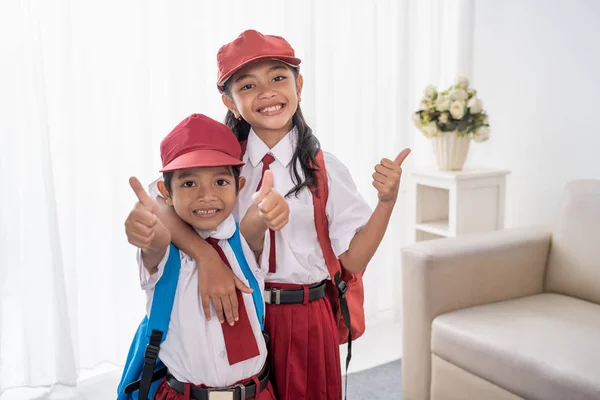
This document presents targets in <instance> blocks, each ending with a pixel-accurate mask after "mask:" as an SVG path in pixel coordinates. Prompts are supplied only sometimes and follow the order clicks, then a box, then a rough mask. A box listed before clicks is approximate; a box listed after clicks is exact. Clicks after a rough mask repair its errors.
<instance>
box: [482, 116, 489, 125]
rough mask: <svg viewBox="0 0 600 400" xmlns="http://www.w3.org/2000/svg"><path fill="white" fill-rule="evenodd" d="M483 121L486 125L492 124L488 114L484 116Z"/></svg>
mask: <svg viewBox="0 0 600 400" xmlns="http://www.w3.org/2000/svg"><path fill="white" fill-rule="evenodd" d="M483 123H484V124H485V125H489V124H490V121H489V119H488V116H487V115H486V116H485V117H483Z"/></svg>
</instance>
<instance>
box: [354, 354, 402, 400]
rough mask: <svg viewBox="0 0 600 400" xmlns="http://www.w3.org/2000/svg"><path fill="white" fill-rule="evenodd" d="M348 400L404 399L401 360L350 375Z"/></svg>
mask: <svg viewBox="0 0 600 400" xmlns="http://www.w3.org/2000/svg"><path fill="white" fill-rule="evenodd" d="M347 398H348V400H384V399H385V400H389V399H396V400H398V399H402V371H401V367H400V360H398V361H394V362H391V363H388V364H383V365H380V366H379V367H375V368H371V369H367V370H365V371H361V372H356V373H354V374H350V375H348V396H347Z"/></svg>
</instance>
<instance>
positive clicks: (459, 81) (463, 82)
mask: <svg viewBox="0 0 600 400" xmlns="http://www.w3.org/2000/svg"><path fill="white" fill-rule="evenodd" d="M456 86H457V87H459V88H461V89H466V88H468V87H469V80H468V79H467V78H465V77H464V76H459V77H458V78H456ZM460 100H465V99H460Z"/></svg>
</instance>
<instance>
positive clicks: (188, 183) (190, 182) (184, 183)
mask: <svg viewBox="0 0 600 400" xmlns="http://www.w3.org/2000/svg"><path fill="white" fill-rule="evenodd" d="M181 186H183V187H184V188H191V187H194V186H196V184H195V183H194V182H192V181H185V182H183V184H182V185H181Z"/></svg>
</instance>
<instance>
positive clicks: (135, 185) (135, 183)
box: [129, 176, 155, 213]
mask: <svg viewBox="0 0 600 400" xmlns="http://www.w3.org/2000/svg"><path fill="white" fill-rule="evenodd" d="M129 185H130V186H131V189H133V191H134V193H135V195H136V196H137V198H138V200H139V202H140V203H141V204H142V205H143V206H144V208H146V209H147V210H148V211H150V212H152V213H153V212H154V211H155V203H154V201H153V200H152V198H151V197H150V196H149V195H148V193H146V190H144V187H143V186H142V184H141V183H140V181H139V180H138V179H137V178H136V177H135V176H132V177H131V178H129Z"/></svg>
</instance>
